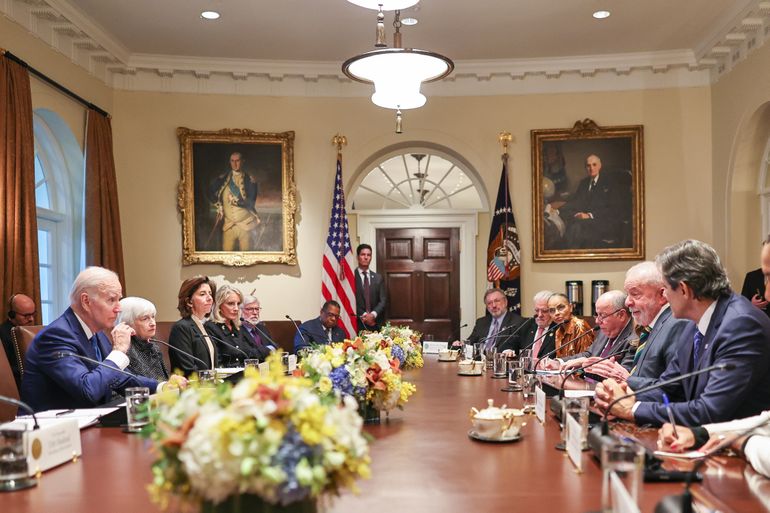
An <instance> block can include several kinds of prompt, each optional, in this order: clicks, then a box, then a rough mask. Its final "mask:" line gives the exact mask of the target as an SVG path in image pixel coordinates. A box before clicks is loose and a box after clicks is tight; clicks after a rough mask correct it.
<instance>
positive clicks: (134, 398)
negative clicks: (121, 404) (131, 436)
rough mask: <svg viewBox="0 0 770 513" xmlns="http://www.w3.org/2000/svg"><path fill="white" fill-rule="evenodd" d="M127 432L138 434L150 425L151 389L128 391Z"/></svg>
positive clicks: (137, 388)
mask: <svg viewBox="0 0 770 513" xmlns="http://www.w3.org/2000/svg"><path fill="white" fill-rule="evenodd" d="M126 420H127V421H128V428H127V430H128V431H130V432H132V433H136V432H138V431H141V430H142V428H143V427H144V426H146V425H147V424H149V423H150V389H149V388H147V387H130V388H127V389H126Z"/></svg>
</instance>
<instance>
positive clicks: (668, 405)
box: [663, 392, 679, 438]
mask: <svg viewBox="0 0 770 513" xmlns="http://www.w3.org/2000/svg"><path fill="white" fill-rule="evenodd" d="M663 404H665V405H666V411H667V412H668V421H669V422H670V423H671V428H672V429H673V430H674V438H679V435H678V434H677V432H676V422H674V410H672V409H671V403H670V402H669V400H668V396H667V395H666V394H665V392H664V393H663Z"/></svg>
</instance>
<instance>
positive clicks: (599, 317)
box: [594, 307, 625, 322]
mask: <svg viewBox="0 0 770 513" xmlns="http://www.w3.org/2000/svg"><path fill="white" fill-rule="evenodd" d="M623 310H625V307H621V308H618V309H617V310H615V311H614V312H610V313H608V314H603V313H597V314H596V315H594V319H596V322H602V321H603V320H604V319H606V318H607V317H612V316H613V315H615V314H616V313H618V312H620V311H623Z"/></svg>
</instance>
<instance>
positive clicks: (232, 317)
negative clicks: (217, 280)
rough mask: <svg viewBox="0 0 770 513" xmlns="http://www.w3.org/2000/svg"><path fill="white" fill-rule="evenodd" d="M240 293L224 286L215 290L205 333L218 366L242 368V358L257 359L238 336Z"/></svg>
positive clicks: (254, 352)
mask: <svg viewBox="0 0 770 513" xmlns="http://www.w3.org/2000/svg"><path fill="white" fill-rule="evenodd" d="M242 301H243V295H242V294H241V292H240V291H239V290H238V289H236V288H235V287H233V286H232V285H228V284H227V283H225V284H224V285H222V286H220V287H219V288H218V289H217V293H216V301H214V308H213V309H212V311H211V317H210V319H209V320H208V321H207V322H206V324H205V326H206V330H207V331H208V332H209V334H210V335H211V338H212V339H213V340H214V343H215V344H216V346H217V355H218V363H217V365H218V366H219V367H243V360H244V359H246V358H259V356H260V355H259V353H258V352H257V350H256V348H255V347H254V346H253V345H252V344H248V343H246V341H245V340H244V339H243V334H242V333H241V302H242Z"/></svg>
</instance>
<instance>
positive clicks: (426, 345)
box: [422, 340, 446, 354]
mask: <svg viewBox="0 0 770 513" xmlns="http://www.w3.org/2000/svg"><path fill="white" fill-rule="evenodd" d="M441 349H446V342H436V341H425V340H423V342H422V352H423V353H425V354H438V352H439V350H441Z"/></svg>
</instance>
